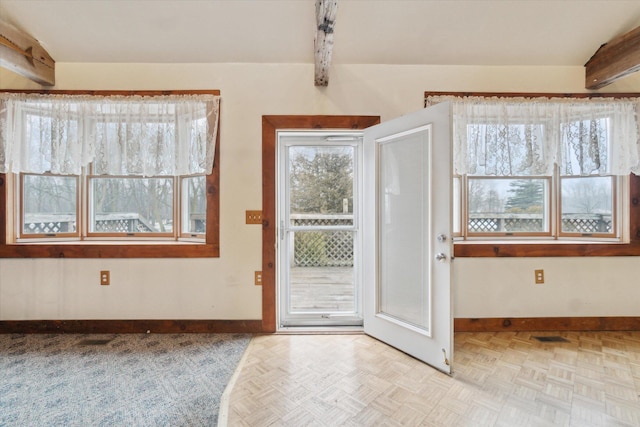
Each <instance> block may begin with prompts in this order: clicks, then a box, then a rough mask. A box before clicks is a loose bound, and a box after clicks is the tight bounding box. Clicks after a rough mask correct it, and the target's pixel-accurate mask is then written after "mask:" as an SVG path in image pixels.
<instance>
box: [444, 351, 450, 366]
mask: <svg viewBox="0 0 640 427" xmlns="http://www.w3.org/2000/svg"><path fill="white" fill-rule="evenodd" d="M442 355H443V356H444V364H445V365H447V366H449V359H447V351H446V350H445V349H444V348H443V349H442Z"/></svg>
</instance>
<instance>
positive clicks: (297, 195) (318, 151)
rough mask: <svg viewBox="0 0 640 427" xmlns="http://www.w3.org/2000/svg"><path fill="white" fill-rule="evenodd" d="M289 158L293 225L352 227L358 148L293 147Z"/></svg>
mask: <svg viewBox="0 0 640 427" xmlns="http://www.w3.org/2000/svg"><path fill="white" fill-rule="evenodd" d="M288 154H289V180H290V188H291V192H290V195H289V197H290V206H291V212H290V214H291V219H292V225H352V224H353V194H354V190H353V185H354V181H353V170H354V161H355V147H351V146H334V147H330V146H327V147H319V146H293V147H289V153H288ZM299 220H308V221H307V222H304V223H295V222H296V221H299ZM309 221H311V222H309Z"/></svg>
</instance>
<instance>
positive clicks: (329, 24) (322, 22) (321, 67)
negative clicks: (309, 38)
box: [315, 0, 338, 86]
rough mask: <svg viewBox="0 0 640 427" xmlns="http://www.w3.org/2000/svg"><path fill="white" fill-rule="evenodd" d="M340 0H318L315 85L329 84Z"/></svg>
mask: <svg viewBox="0 0 640 427" xmlns="http://www.w3.org/2000/svg"><path fill="white" fill-rule="evenodd" d="M337 11H338V0H316V22H317V24H318V25H317V31H316V38H315V63H316V68H315V71H316V72H315V85H316V86H327V85H328V84H329V66H330V65H331V54H332V52H333V28H334V26H335V23H336V12H337Z"/></svg>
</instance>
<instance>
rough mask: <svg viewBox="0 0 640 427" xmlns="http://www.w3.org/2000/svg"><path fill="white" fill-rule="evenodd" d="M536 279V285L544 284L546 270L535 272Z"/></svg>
mask: <svg viewBox="0 0 640 427" xmlns="http://www.w3.org/2000/svg"><path fill="white" fill-rule="evenodd" d="M533 273H534V275H535V278H536V284H542V283H544V270H533Z"/></svg>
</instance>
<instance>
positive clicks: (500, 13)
mask: <svg viewBox="0 0 640 427" xmlns="http://www.w3.org/2000/svg"><path fill="white" fill-rule="evenodd" d="M337 1H338V4H339V6H338V12H337V19H336V26H335V35H334V40H335V44H334V48H333V61H332V63H333V64H437V65H549V66H563V65H568V66H582V65H584V64H585V63H586V62H587V60H588V59H589V58H590V57H591V55H593V53H594V52H595V51H596V50H597V48H598V47H599V46H600V45H601V44H603V43H606V42H607V41H609V40H611V39H613V38H614V37H616V36H619V35H621V34H624V33H626V32H628V31H630V30H632V29H633V28H635V27H637V26H638V25H639V24H640V1H638V0H443V1H436V0H337ZM0 19H2V20H4V21H5V22H9V23H10V24H13V25H14V26H16V27H18V28H19V29H22V30H24V31H25V32H27V33H29V34H30V35H31V36H33V37H35V38H36V39H38V40H39V41H40V42H41V44H42V45H43V46H44V47H45V49H47V51H48V52H49V53H50V54H51V56H52V57H53V59H54V60H55V61H56V62H132V63H145V62H150V63H228V62H244V63H313V62H314V51H313V39H314V35H315V32H316V24H315V2H314V0H1V1H0Z"/></svg>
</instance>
